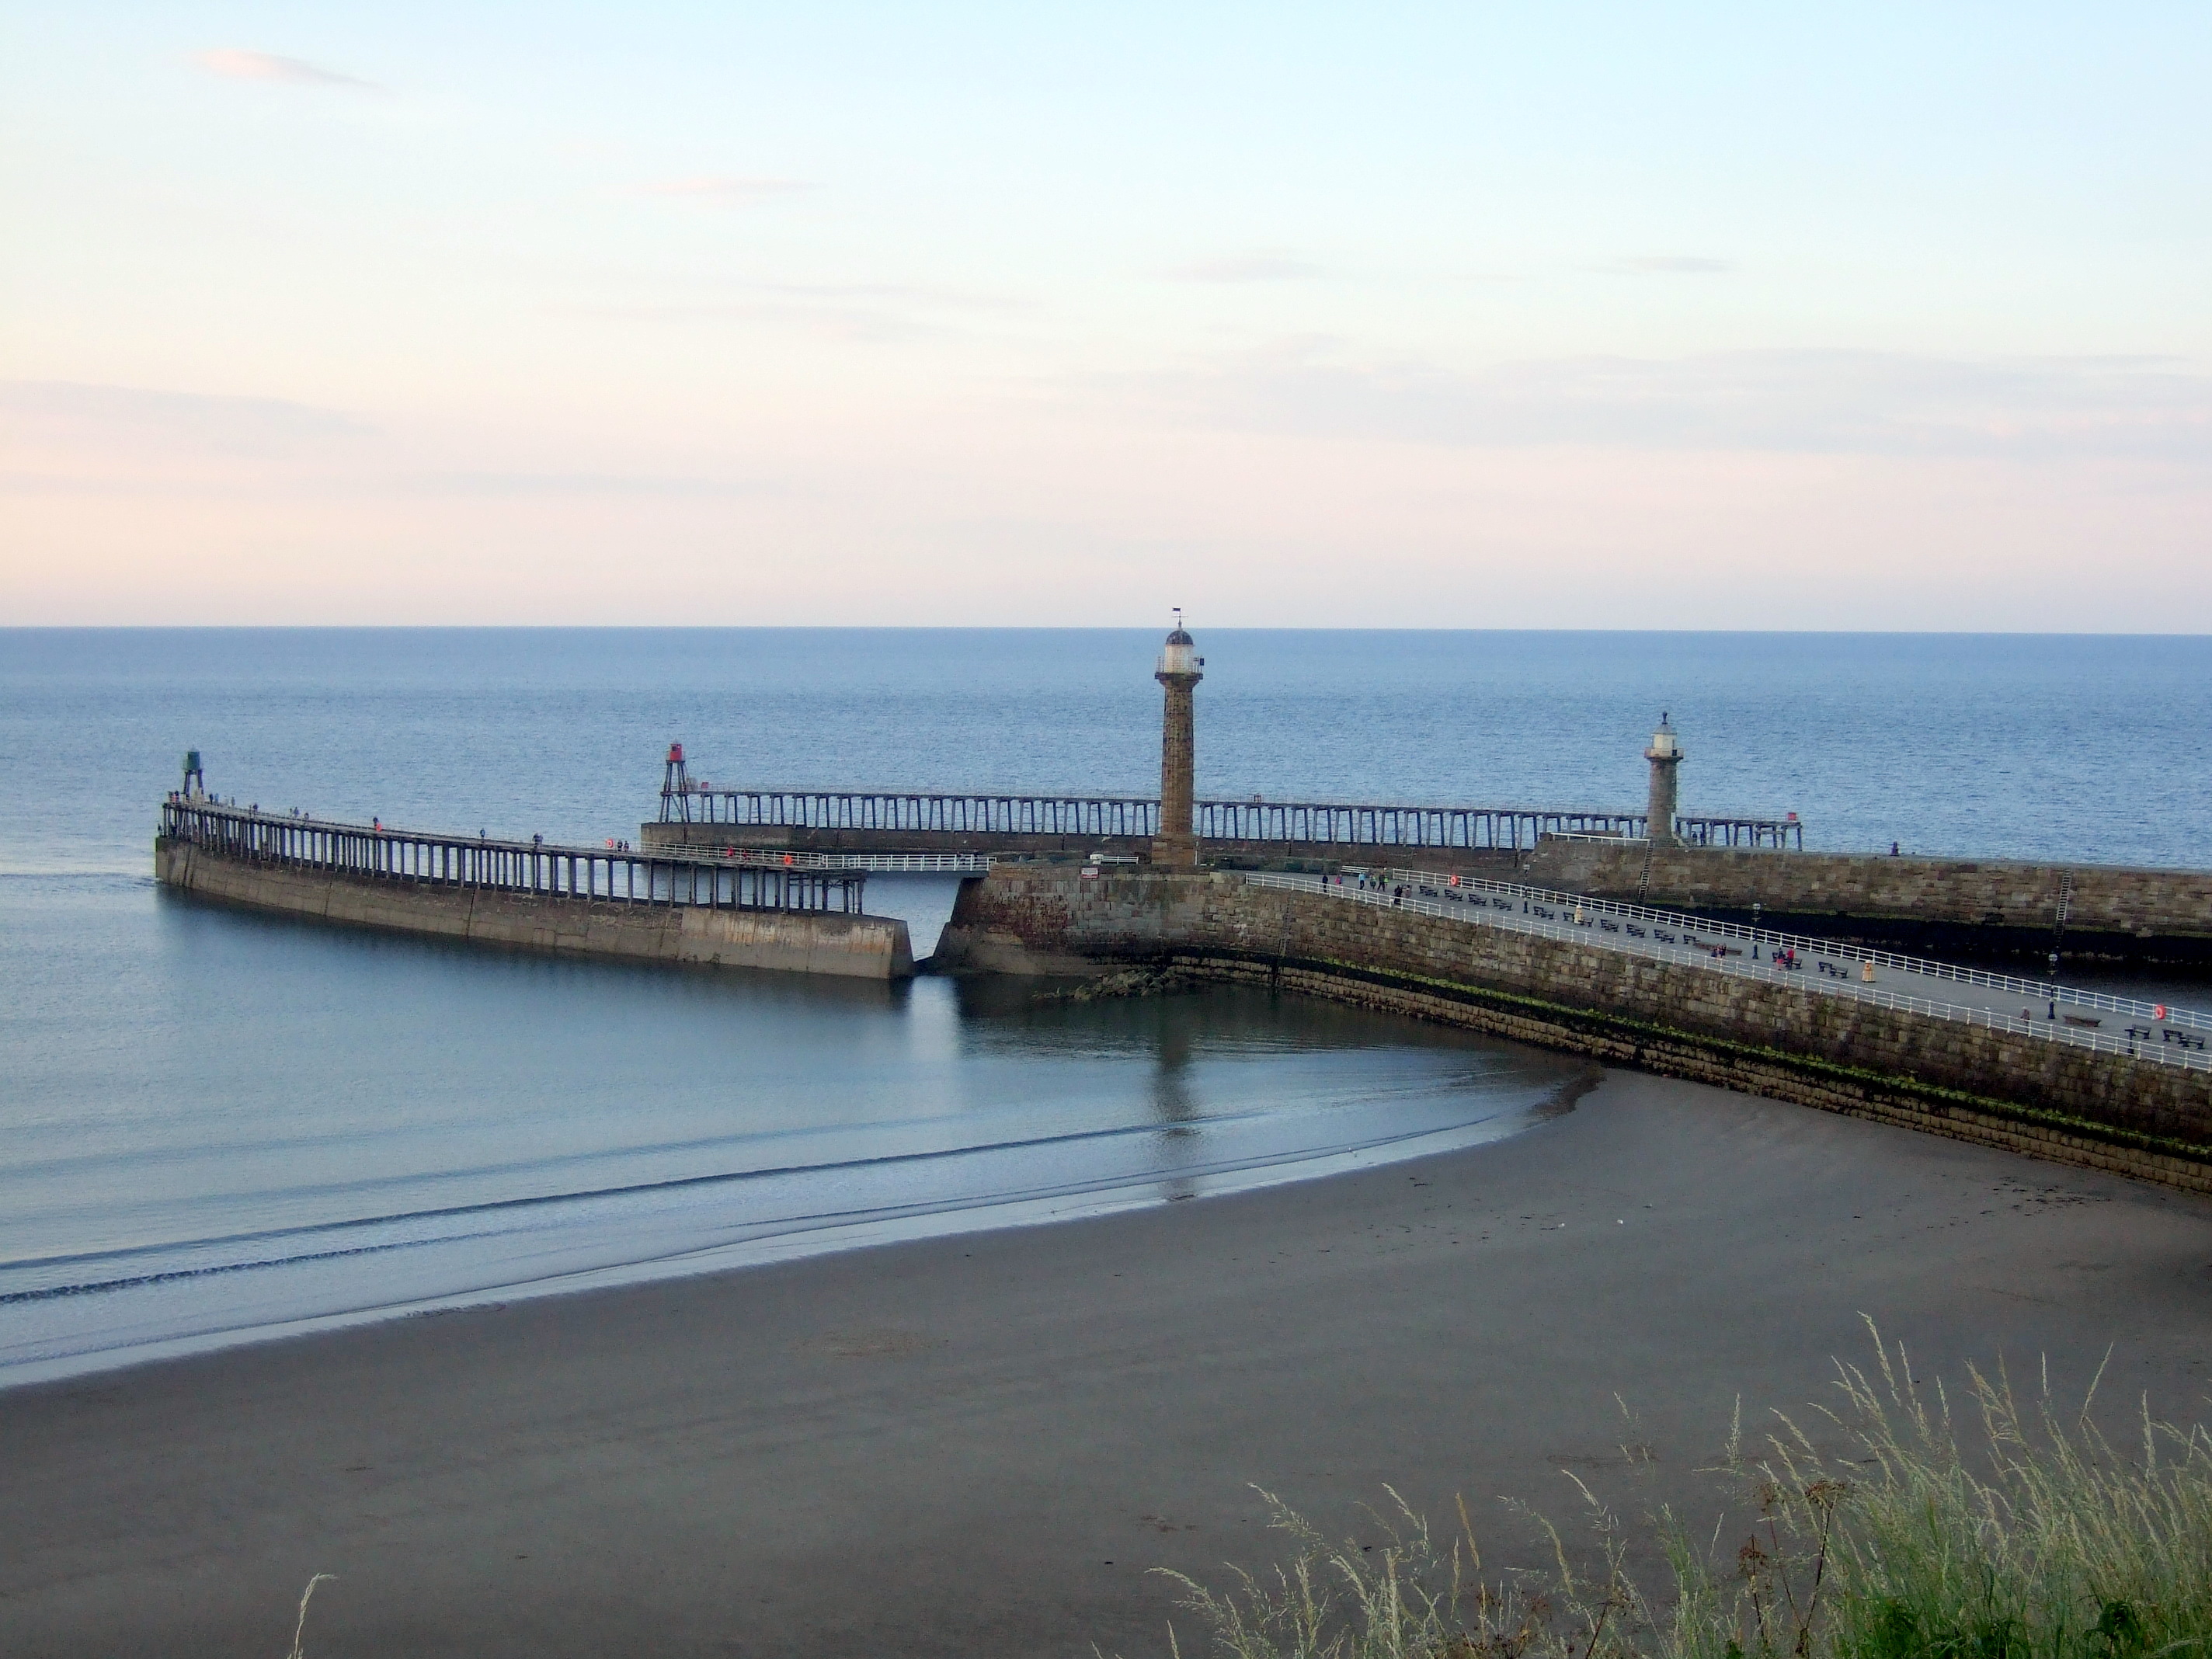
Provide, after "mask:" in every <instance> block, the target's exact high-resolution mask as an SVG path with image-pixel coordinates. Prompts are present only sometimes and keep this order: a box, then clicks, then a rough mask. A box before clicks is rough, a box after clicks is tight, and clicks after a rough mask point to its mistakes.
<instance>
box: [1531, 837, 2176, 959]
mask: <svg viewBox="0 0 2212 1659" xmlns="http://www.w3.org/2000/svg"><path fill="white" fill-rule="evenodd" d="M2069 877H2070V878H2071V882H2070V890H2069V880H2068V878H2069ZM1520 879H1522V880H1523V881H1527V882H1529V883H1531V884H1535V885H1538V886H1544V887H1557V888H1560V889H1563V890H1566V891H1569V892H1576V893H1588V894H1590V895H1592V896H1596V897H1600V898H1618V899H1627V900H1632V901H1639V902H1643V903H1645V904H1650V905H1655V906H1657V907H1659V908H1664V909H1692V908H1695V909H1705V910H1716V909H1717V910H1728V911H1732V912H1733V911H1747V910H1748V909H1749V908H1751V907H1752V905H1753V904H1754V903H1757V904H1758V905H1759V906H1760V907H1761V908H1762V909H1764V910H1765V911H1769V912H1772V913H1774V914H1775V915H1777V916H1778V917H1781V916H1790V915H1798V916H1805V917H1808V918H1809V917H1836V918H1845V917H1848V918H1853V919H1857V920H1859V921H1876V922H1879V921H1900V922H1905V923H1908V924H1911V925H1912V926H1916V927H1924V926H1926V925H1927V924H1929V923H1931V922H1932V923H1948V924H1950V925H1952V926H1954V927H1978V928H1998V929H2012V930H2016V931H2018V932H2020V933H2025V934H2030V935H2033V937H2034V938H2035V939H2039V940H2048V939H2051V938H2052V937H2053V935H2054V934H2055V933H2056V931H2057V925H2058V913H2059V905H2060V902H2061V900H2062V898H2063V901H2064V902H2065V906H2066V926H2065V932H2066V936H2067V938H2068V939H2069V940H2073V941H2075V942H2077V943H2088V942H2091V941H2094V940H2095V939H2099V938H2100V937H2102V938H2106V939H2114V940H2129V939H2134V940H2152V939H2175V940H2179V939H2190V940H2197V941H2203V942H2204V943H2205V944H2207V945H2212V872H2208V871H2201V870H2141V869H2130V868H2126V867H2124V866H2118V865H2106V864H2076V865H2060V864H2016V863H2010V862H2007V861H2004V860H1983V861H1970V860H1961V859H1923V858H1884V857H1880V856H1877V855H1875V854H1843V853H1784V852H1774V851H1770V850H1754V849H1752V848H1719V847H1714V848H1700V847H1683V848H1652V849H1650V858H1649V875H1648V879H1647V875H1646V854H1645V848H1644V843H1643V842H1616V843H1607V842H1598V841H1568V840H1565V839H1563V838H1560V837H1551V838H1547V840H1546V841H1545V842H1543V844H1542V845H1541V846H1540V847H1539V848H1537V849H1536V851H1535V852H1534V854H1531V855H1530V857H1529V858H1528V860H1527V861H1526V863H1525V864H1524V865H1523V866H1522V874H1521V877H1520ZM1639 895H1640V900H1639Z"/></svg>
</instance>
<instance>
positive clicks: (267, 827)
mask: <svg viewBox="0 0 2212 1659" xmlns="http://www.w3.org/2000/svg"><path fill="white" fill-rule="evenodd" d="M154 868H155V876H156V877H157V878H159V879H160V880H161V881H162V882H163V883H165V884H167V885H169V886H172V887H176V888H179V889H182V890H185V891H188V892H191V893H194V894H197V895H200V896H204V897H207V898H212V899H218V900H222V901H224V902H229V903H234V904H243V905H249V906H252V907H254V908H260V909H265V910H278V911H283V912H286V913H288V914H289V915H301V916H308V917H313V918H314V919H316V920H318V921H335V922H341V923H346V924H350V925H353V926H356V927H378V928H384V929H387V930H390V931H392V932H397V933H425V934H432V935H436V936H440V937H444V938H449V939H469V940H471V941H474V942H477V943H480V944H486V945H504V946H507V947H509V948H513V949H522V950H540V951H561V952H564V953H574V954H576V955H580V956H596V957H627V958H630V959H634V960H642V961H653V962H669V963H690V964H694V965H697V966H703V967H722V968H765V969H776V970H780V971H784V972H793V973H808V974H829V975H838V976H841V977H847V978H860V979H880V980H892V979H904V978H907V977H908V976H910V975H912V974H913V972H914V950H913V945H912V943H911V941H910V940H909V939H908V934H907V927H906V923H905V922H903V921H900V920H898V919H897V918H896V917H892V916H871V915H865V914H863V912H862V909H861V901H862V894H863V891H864V884H865V882H866V877H865V876H862V875H860V874H857V873H854V872H830V871H822V870H810V869H800V868H795V867H789V866H781V865H779V864H772V863H771V864H761V863H744V862H740V861H737V860H722V859H715V858H708V857H703V856H700V855H696V854H694V855H689V856H687V855H685V854H680V853H679V854H672V855H671V854H667V853H662V852H629V851H617V850H614V849H612V848H604V849H603V848H590V847H559V846H552V845H549V844H547V843H545V842H538V841H530V842H513V841H493V840H490V839H489V838H487V837H484V836H450V835H445V836H441V835H433V834H426V833H423V832H421V831H416V830H399V829H386V828H385V827H383V826H382V825H380V824H357V823H322V822H319V821H317V820H315V819H313V818H302V817H286V816H283V815H281V814H276V813H267V812H259V811H250V810H247V809H245V808H241V807H236V806H223V805H217V804H216V803H214V802H211V801H209V800H206V799H201V798H198V797H195V796H185V795H173V796H171V797H170V799H168V801H167V803H166V804H164V805H163V806H162V808H161V829H160V833H159V834H158V835H157V836H156V837H155V842H154Z"/></svg>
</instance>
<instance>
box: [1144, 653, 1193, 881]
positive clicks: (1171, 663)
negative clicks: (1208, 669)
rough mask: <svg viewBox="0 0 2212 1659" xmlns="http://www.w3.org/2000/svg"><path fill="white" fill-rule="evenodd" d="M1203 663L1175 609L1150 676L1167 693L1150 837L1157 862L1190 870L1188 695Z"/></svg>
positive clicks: (1189, 737)
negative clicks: (1156, 813)
mask: <svg viewBox="0 0 2212 1659" xmlns="http://www.w3.org/2000/svg"><path fill="white" fill-rule="evenodd" d="M1205 666H1206V659H1205V658H1203V657H1201V656H1200V655H1199V654H1198V642H1197V641H1195V640H1194V639H1192V638H1191V636H1190V635H1188V634H1186V633H1184V632H1183V629H1182V611H1176V625H1175V631H1174V632H1173V633H1171V634H1170V635H1168V642H1167V644H1166V645H1165V646H1164V647H1162V648H1161V651H1160V665H1159V668H1158V671H1157V672H1155V673H1154V674H1153V676H1152V678H1154V679H1156V680H1158V682H1159V683H1160V684H1161V686H1162V687H1163V688H1164V690H1165V691H1166V692H1167V708H1166V711H1165V713H1164V714H1163V716H1162V719H1161V724H1160V832H1159V834H1158V835H1157V836H1154V837H1153V838H1152V862H1153V863H1155V864H1167V865H1177V866H1183V867H1185V868H1188V867H1189V866H1194V865H1195V864H1196V863H1197V862H1198V837H1197V836H1196V835H1194V833H1193V832H1192V829H1191V818H1190V803H1191V798H1192V787H1193V786H1192V774H1193V772H1194V769H1195V768H1196V763H1197V757H1198V749H1197V742H1196V738H1194V734H1193V732H1192V723H1191V701H1190V694H1191V690H1192V689H1193V688H1194V687H1195V686H1196V685H1197V684H1198V683H1199V682H1200V680H1202V679H1204V678H1206V676H1205V674H1204V673H1202V672H1201V670H1203V669H1204V668H1205Z"/></svg>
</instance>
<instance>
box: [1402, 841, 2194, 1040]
mask: <svg viewBox="0 0 2212 1659" xmlns="http://www.w3.org/2000/svg"><path fill="white" fill-rule="evenodd" d="M1373 873H1376V874H1379V875H1380V876H1381V877H1382V878H1383V880H1384V881H1386V882H1389V883H1391V884H1399V885H1407V884H1410V885H1412V886H1413V887H1415V888H1416V889H1417V890H1418V891H1419V894H1420V895H1421V896H1427V897H1436V898H1446V897H1447V896H1448V895H1449V893H1450V892H1451V891H1452V890H1454V889H1456V890H1460V891H1462V892H1480V893H1486V894H1490V895H1493V896H1504V897H1507V898H1510V899H1518V900H1521V901H1523V902H1536V903H1540V904H1549V905H1557V906H1559V907H1562V908H1570V909H1579V910H1581V911H1582V912H1583V913H1584V914H1586V915H1589V916H1592V917H1597V916H1610V917H1612V918H1613V919H1614V920H1616V921H1634V922H1641V923H1644V924H1645V925H1647V926H1655V927H1678V928H1683V929H1686V930H1688V931H1691V932H1694V933H1709V934H1711V935H1712V936H1713V937H1714V938H1716V939H1738V940H1741V941H1743V942H1745V943H1747V944H1754V945H1759V946H1760V947H1761V948H1766V947H1778V948H1780V949H1782V950H1785V951H1805V952H1807V953H1808V954H1810V955H1815V956H1823V957H1836V958H1838V959H1839V960H1843V961H1848V962H1855V963H1857V962H1870V963H1874V964H1875V967H1877V968H1887V969H1893V970H1895V971H1896V972H1899V973H1905V974H1918V975H1923V977H1925V978H1929V979H1942V980H1949V981H1953V982H1954V983H1956V984H1960V985H1972V986H1975V987H1978V988H1980V989H1983V990H1988V991H2002V992H2003V993H2005V994H2007V995H2008V996H2020V997H2026V998H2027V999H2028V1000H2030V1001H2033V1002H2041V1003H2045V1004H2049V1003H2053V1002H2056V1003H2060V1004H2063V1005H2067V1006H2073V1007H2077V1008H2094V1009H2097V1010H2099V1011H2100V1012H2105V1013H2112V1014H2127V1015H2130V1016H2132V1017H2134V1018H2139V1019H2151V1020H2157V1021H2160V1022H2162V1023H2164V1024H2172V1025H2176V1026H2186V1027H2188V1028H2189V1029H2191V1030H2200V1031H2212V1013H2202V1012H2197V1010H2195V1009H2191V1008H2176V1007H2172V1006H2167V1005H2166V1004H2164V1003H2153V1002H2145V1001H2143V1000H2141V999H2140V998H2136V997H2124V996H2116V995H2113V994H2112V993H2110V992H2106V991H2089V990H2081V989H2078V988H2076V987H2071V986H2065V985H2059V984H2056V983H2054V982H2052V981H2049V980H2039V979H2021V978H2020V977H2018V976H2017V975H2012V974H1999V973H1993V972H1991V971H1990V970H1989V969H1985V968H1968V967H1961V966H1960V965H1959V964H1957V963H1949V962H1938V961H1936V960H1935V959H1933V958H1932V957H1909V956H1905V955H1903V954H1901V953H1900V952H1898V951H1883V950H1879V949H1875V948H1874V947H1871V946H1869V945H1850V944H1846V943H1844V942H1843V941H1841V940H1838V939H1820V938H1818V937H1815V936H1814V935H1812V934H1808V933H1784V932H1781V931H1780V930H1779V929H1777V928H1771V927H1749V926H1747V925H1745V924H1743V923H1741V922H1733V921H1715V920H1713V919H1711V918H1710V917H1705V916H1700V915H1692V914H1690V913H1688V912H1686V911H1681V910H1661V909H1655V908H1652V907H1651V906H1650V905H1644V904H1631V903H1627V902H1624V901H1622V900H1619V899H1601V898H1589V897H1586V896H1583V894H1580V893H1563V892H1560V891H1559V890H1556V889H1554V888H1549V887H1529V886H1525V885H1523V884H1520V883H1516V882H1510V881H1492V880H1488V879H1486V878H1482V877H1479V876H1467V875H1462V876H1458V877H1455V878H1441V877H1438V876H1437V874H1436V872H1433V871H1423V870H1383V871H1380V872H1373ZM1447 880H1449V884H1447V885H1439V883H1440V882H1446V881H1447Z"/></svg>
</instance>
